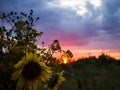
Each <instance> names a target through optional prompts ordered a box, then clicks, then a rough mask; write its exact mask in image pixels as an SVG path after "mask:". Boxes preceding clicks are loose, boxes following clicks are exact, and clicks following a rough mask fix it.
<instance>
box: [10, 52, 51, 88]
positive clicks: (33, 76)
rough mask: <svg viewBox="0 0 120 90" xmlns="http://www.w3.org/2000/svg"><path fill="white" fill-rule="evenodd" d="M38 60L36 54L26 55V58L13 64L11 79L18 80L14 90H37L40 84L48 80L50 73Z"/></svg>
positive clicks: (48, 68)
mask: <svg viewBox="0 0 120 90" xmlns="http://www.w3.org/2000/svg"><path fill="white" fill-rule="evenodd" d="M40 59H41V57H38V56H37V55H36V54H33V53H26V57H24V58H22V60H21V61H19V62H18V63H17V64H15V68H16V72H14V73H13V74H12V78H11V79H12V80H18V81H17V85H16V90H23V88H26V89H27V88H28V89H27V90H37V89H38V88H39V87H40V85H41V84H42V82H46V81H47V80H49V79H50V77H51V74H52V71H51V69H50V67H48V66H46V65H45V64H44V63H43V62H40Z"/></svg>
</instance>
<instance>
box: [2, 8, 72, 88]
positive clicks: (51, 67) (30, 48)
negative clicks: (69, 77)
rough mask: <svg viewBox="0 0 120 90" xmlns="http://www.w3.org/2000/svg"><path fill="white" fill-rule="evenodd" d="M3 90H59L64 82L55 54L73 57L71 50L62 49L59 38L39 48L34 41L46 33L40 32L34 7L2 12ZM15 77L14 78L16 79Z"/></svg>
mask: <svg viewBox="0 0 120 90" xmlns="http://www.w3.org/2000/svg"><path fill="white" fill-rule="evenodd" d="M0 20H1V26H0V77H1V79H0V90H15V89H16V90H38V89H40V90H42V88H41V87H43V89H44V88H45V86H46V89H48V90H57V89H58V86H59V85H60V84H61V82H62V81H64V80H65V79H64V77H63V73H64V72H63V69H62V68H61V65H60V63H59V62H60V61H61V58H60V59H59V60H58V59H57V58H54V57H53V54H54V53H57V52H64V54H65V55H67V57H72V56H73V55H72V53H71V52H70V50H67V51H64V50H62V49H61V46H60V44H59V41H58V40H54V41H53V42H52V43H51V45H50V47H49V48H44V42H42V46H43V47H41V48H38V47H37V45H36V44H35V42H36V41H37V39H38V38H40V37H41V36H42V34H43V32H38V31H37V30H36V29H35V28H34V25H35V22H36V21H38V20H39V17H37V18H34V15H33V10H30V12H29V13H28V14H27V13H24V12H21V13H17V12H13V11H12V12H10V13H4V12H3V13H1V14H0ZM13 80H15V81H13Z"/></svg>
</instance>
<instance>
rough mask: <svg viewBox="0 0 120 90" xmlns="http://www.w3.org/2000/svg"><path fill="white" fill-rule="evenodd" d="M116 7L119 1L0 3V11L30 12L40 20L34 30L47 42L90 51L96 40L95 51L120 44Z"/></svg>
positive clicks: (67, 0) (51, 0)
mask: <svg viewBox="0 0 120 90" xmlns="http://www.w3.org/2000/svg"><path fill="white" fill-rule="evenodd" d="M119 5H120V1H119V0H81V1H80V0H78V1H76V2H75V1H74V0H29V1H24V2H23V1H20V0H18V1H17V0H10V1H7V0H1V1H0V6H1V8H0V12H2V11H5V12H6V11H7V12H8V11H11V10H14V11H19V12H20V11H25V12H29V10H30V9H33V10H34V12H35V16H39V17H40V21H39V22H38V23H37V25H36V27H37V29H38V30H39V31H44V32H45V33H44V34H45V35H43V37H45V38H43V39H44V40H47V42H49V41H51V40H53V39H54V38H58V39H60V41H61V42H62V43H63V42H64V43H63V45H66V46H67V45H69V46H70V45H71V46H89V47H90V48H91V47H92V46H94V44H95V43H94V42H96V41H98V42H99V44H98V43H96V45H97V48H102V47H117V46H118V45H119V44H120V43H119V39H120V17H119V15H120V6H119ZM110 42H112V43H117V44H116V45H115V44H113V45H110ZM91 43H92V45H91ZM100 43H101V44H100ZM103 43H106V44H107V43H108V44H107V45H102V44H103Z"/></svg>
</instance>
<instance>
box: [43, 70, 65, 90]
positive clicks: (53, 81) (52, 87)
mask: <svg viewBox="0 0 120 90" xmlns="http://www.w3.org/2000/svg"><path fill="white" fill-rule="evenodd" d="M63 73H64V72H63V71H61V72H60V73H57V74H53V75H52V77H51V78H50V80H49V82H48V84H47V85H45V88H48V90H57V89H58V87H59V85H60V84H61V82H62V81H64V80H65V78H64V77H63Z"/></svg>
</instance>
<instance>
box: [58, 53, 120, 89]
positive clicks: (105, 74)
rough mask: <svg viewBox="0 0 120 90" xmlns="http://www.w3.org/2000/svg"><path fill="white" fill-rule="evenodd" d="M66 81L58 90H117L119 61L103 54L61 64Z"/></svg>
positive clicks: (119, 81) (119, 79) (119, 86)
mask: <svg viewBox="0 0 120 90" xmlns="http://www.w3.org/2000/svg"><path fill="white" fill-rule="evenodd" d="M63 67H64V69H65V72H66V73H65V77H66V81H65V82H63V84H62V85H61V87H60V89H59V90H68V89H70V90H119V89H120V85H119V84H120V61H119V60H117V59H115V58H113V57H110V56H108V55H105V54H101V55H100V56H99V57H98V58H96V57H94V56H90V57H88V58H82V59H79V60H77V61H75V62H72V63H69V64H66V65H63Z"/></svg>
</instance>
